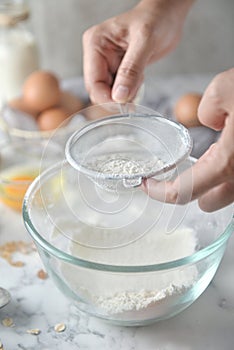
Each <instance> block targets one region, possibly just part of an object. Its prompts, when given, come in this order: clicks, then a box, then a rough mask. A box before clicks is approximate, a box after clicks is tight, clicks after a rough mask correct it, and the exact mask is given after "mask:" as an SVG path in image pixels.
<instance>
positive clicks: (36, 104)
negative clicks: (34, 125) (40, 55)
mask: <svg viewBox="0 0 234 350" xmlns="http://www.w3.org/2000/svg"><path fill="white" fill-rule="evenodd" d="M23 99H24V101H25V103H26V104H27V106H28V108H31V109H33V110H37V111H39V112H43V111H44V110H46V109H48V108H51V107H55V106H56V105H58V104H59V103H60V88H59V81H58V79H57V77H56V76H55V75H54V74H52V73H50V72H46V71H35V72H33V73H32V74H30V75H29V77H28V78H27V79H26V80H25V82H24V85H23Z"/></svg>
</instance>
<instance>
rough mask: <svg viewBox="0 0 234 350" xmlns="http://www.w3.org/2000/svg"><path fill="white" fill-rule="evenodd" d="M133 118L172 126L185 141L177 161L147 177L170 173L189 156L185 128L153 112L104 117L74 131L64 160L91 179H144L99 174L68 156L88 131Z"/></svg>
mask: <svg viewBox="0 0 234 350" xmlns="http://www.w3.org/2000/svg"><path fill="white" fill-rule="evenodd" d="M133 118H139V119H143V118H148V119H152V120H157V121H160V122H163V123H165V125H171V126H173V128H174V129H176V130H178V131H179V133H180V134H182V135H183V138H184V139H186V144H185V146H186V147H185V149H184V153H183V155H181V156H180V157H179V158H178V159H176V161H174V162H170V163H168V164H167V165H166V166H164V167H163V168H161V169H160V170H158V171H155V172H154V173H150V174H148V177H149V176H155V175H160V174H163V173H165V172H167V171H170V170H171V169H173V168H174V167H175V166H177V165H178V164H180V163H181V162H183V161H184V160H185V159H186V158H187V157H188V156H189V155H190V153H191V150H192V146H193V141H192V138H191V136H190V133H189V130H188V129H187V128H186V127H184V126H183V125H182V124H180V123H178V122H176V121H174V120H170V119H168V118H167V117H164V116H162V115H160V114H159V113H158V112H156V111H155V113H152V112H151V113H149V112H148V113H146V112H145V113H139V112H136V113H125V114H117V115H112V116H111V117H106V118H104V119H99V120H96V121H93V122H91V123H89V124H87V125H85V126H83V127H82V128H81V129H80V130H77V131H75V132H74V133H73V134H72V135H71V136H70V137H69V139H68V141H67V143H66V147H65V154H66V158H67V160H68V162H69V163H70V164H71V166H72V167H73V168H75V169H77V170H78V171H80V172H82V173H83V174H85V175H87V176H90V177H92V178H97V177H98V178H103V179H110V180H119V179H135V178H139V177H145V176H144V175H145V174H136V175H135V174H131V175H126V174H124V175H122V174H115V176H113V174H110V173H100V172H98V171H95V170H92V169H88V168H86V167H84V166H83V165H82V164H78V163H77V162H76V161H75V160H74V159H73V157H72V156H71V154H69V148H70V147H72V146H73V144H74V143H76V142H77V141H78V140H79V139H80V138H81V137H82V136H84V135H85V133H86V132H89V131H90V130H94V129H95V128H96V127H99V126H105V125H111V124H112V123H113V124H114V123H117V124H120V123H119V122H121V120H123V123H124V124H128V122H129V123H130V121H131V119H133ZM130 125H131V124H130ZM136 127H138V128H139V126H137V125H136Z"/></svg>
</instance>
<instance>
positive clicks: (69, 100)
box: [60, 91, 84, 115]
mask: <svg viewBox="0 0 234 350" xmlns="http://www.w3.org/2000/svg"><path fill="white" fill-rule="evenodd" d="M60 106H61V107H62V108H64V109H65V110H67V111H68V113H69V114H70V115H72V114H74V113H76V112H79V111H80V110H81V109H82V108H83V107H84V103H83V102H82V101H81V100H80V99H79V98H77V97H76V96H75V95H73V94H72V93H70V92H68V91H62V92H61V99H60Z"/></svg>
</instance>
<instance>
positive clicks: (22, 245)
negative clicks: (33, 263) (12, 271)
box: [0, 241, 36, 267]
mask: <svg viewBox="0 0 234 350" xmlns="http://www.w3.org/2000/svg"><path fill="white" fill-rule="evenodd" d="M35 250H36V248H35V245H34V244H32V243H27V242H23V241H12V242H7V243H5V244H3V245H1V246H0V256H1V257H2V258H3V259H5V260H6V261H7V262H8V263H9V264H10V265H12V266H15V267H22V266H24V263H23V262H22V261H16V262H14V259H13V257H14V254H15V253H21V254H24V255H28V254H30V253H32V252H33V251H35Z"/></svg>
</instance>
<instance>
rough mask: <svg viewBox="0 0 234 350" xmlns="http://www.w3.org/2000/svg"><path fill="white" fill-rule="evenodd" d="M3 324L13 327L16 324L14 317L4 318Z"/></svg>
mask: <svg viewBox="0 0 234 350" xmlns="http://www.w3.org/2000/svg"><path fill="white" fill-rule="evenodd" d="M2 324H3V326H5V327H12V326H13V325H14V322H13V320H12V318H10V317H6V318H4V319H3V320H2Z"/></svg>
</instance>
